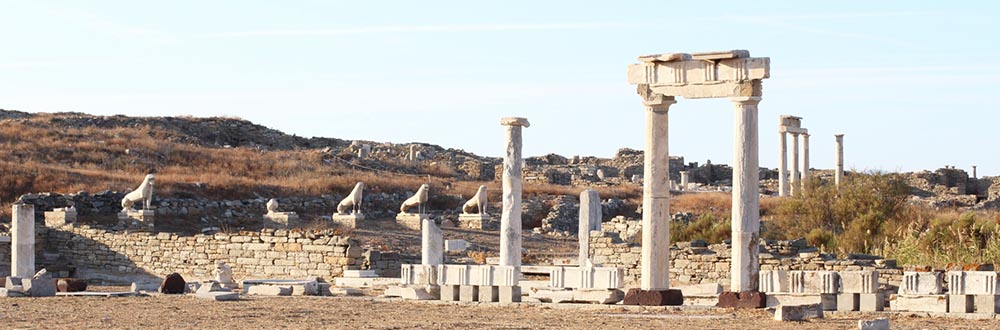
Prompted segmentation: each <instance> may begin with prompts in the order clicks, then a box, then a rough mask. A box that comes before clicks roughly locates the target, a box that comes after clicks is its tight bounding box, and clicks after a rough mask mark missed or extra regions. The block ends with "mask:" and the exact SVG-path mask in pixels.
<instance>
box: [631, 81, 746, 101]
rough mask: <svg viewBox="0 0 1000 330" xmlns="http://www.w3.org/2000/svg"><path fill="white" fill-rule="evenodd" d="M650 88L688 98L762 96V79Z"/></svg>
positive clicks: (659, 92) (651, 86)
mask: <svg viewBox="0 0 1000 330" xmlns="http://www.w3.org/2000/svg"><path fill="white" fill-rule="evenodd" d="M649 89H650V90H651V91H653V92H654V93H657V94H662V95H667V96H680V97H684V98H688V99H706V98H723V97H741V96H761V84H760V80H749V81H738V82H720V83H714V84H698V85H650V86H649Z"/></svg>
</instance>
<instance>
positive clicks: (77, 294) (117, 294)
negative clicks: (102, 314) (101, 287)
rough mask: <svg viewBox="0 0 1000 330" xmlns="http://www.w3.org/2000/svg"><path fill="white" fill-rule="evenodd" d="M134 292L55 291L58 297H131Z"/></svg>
mask: <svg viewBox="0 0 1000 330" xmlns="http://www.w3.org/2000/svg"><path fill="white" fill-rule="evenodd" d="M135 294H136V293H135V292H90V291H80V292H56V296H59V297H62V296H66V297H131V296H134V295H135Z"/></svg>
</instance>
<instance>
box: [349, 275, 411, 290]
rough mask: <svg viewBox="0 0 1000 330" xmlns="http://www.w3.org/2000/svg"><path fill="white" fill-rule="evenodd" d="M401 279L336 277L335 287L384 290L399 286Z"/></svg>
mask: <svg viewBox="0 0 1000 330" xmlns="http://www.w3.org/2000/svg"><path fill="white" fill-rule="evenodd" d="M399 282H400V278H399V277H362V278H351V277H335V278H333V285H334V286H339V287H347V288H359V289H360V288H384V287H388V286H392V285H399Z"/></svg>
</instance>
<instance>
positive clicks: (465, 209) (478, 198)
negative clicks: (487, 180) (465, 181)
mask: <svg viewBox="0 0 1000 330" xmlns="http://www.w3.org/2000/svg"><path fill="white" fill-rule="evenodd" d="M487 205H489V202H488V201H487V200H486V186H479V190H477V191H476V194H475V195H473V196H472V198H470V199H469V201H467V202H465V205H462V213H465V214H470V213H472V211H473V210H475V211H476V212H478V213H479V214H486V207H487Z"/></svg>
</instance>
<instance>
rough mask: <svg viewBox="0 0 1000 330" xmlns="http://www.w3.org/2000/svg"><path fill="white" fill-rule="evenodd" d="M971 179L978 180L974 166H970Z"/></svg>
mask: <svg viewBox="0 0 1000 330" xmlns="http://www.w3.org/2000/svg"><path fill="white" fill-rule="evenodd" d="M972 178H973V179H978V178H979V176H978V175H976V165H972Z"/></svg>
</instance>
